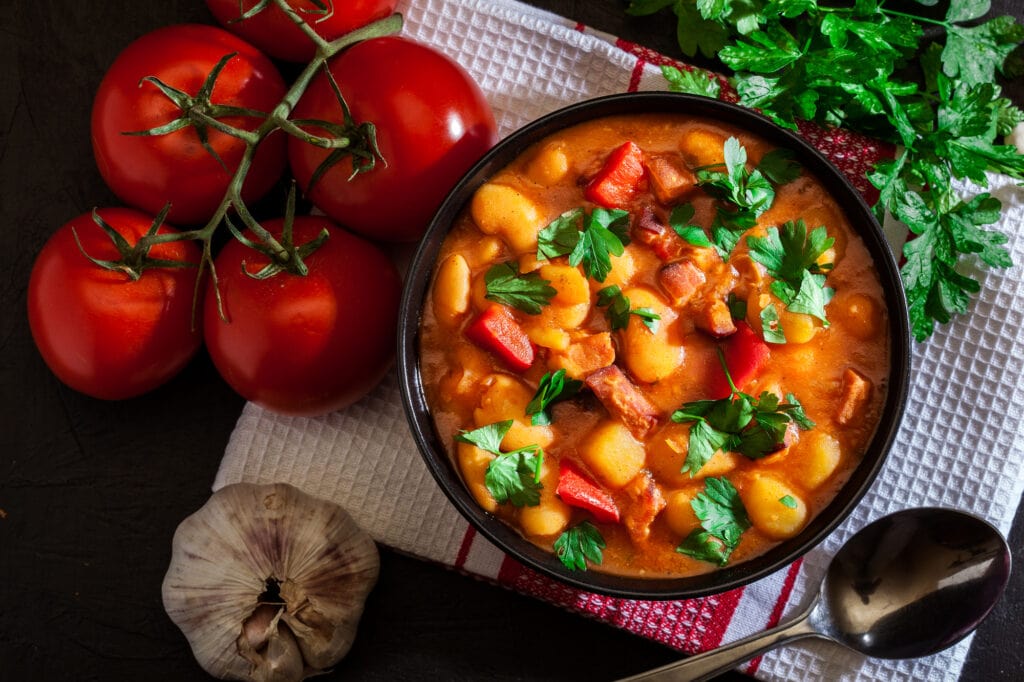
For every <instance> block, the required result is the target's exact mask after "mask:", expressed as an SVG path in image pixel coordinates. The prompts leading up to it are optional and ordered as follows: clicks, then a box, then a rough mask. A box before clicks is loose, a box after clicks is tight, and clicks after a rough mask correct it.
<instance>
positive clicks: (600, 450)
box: [579, 420, 646, 490]
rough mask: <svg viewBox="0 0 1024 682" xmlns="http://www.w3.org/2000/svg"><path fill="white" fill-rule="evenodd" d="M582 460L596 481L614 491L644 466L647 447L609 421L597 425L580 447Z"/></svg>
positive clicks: (617, 424)
mask: <svg viewBox="0 0 1024 682" xmlns="http://www.w3.org/2000/svg"><path fill="white" fill-rule="evenodd" d="M579 454H580V458H581V459H582V460H583V462H584V463H585V464H586V465H587V468H589V469H590V471H591V472H592V473H593V474H594V476H596V477H597V479H598V480H599V481H600V482H601V483H603V484H604V485H606V486H608V487H609V488H612V489H616V490H617V489H619V488H622V487H623V486H625V485H626V484H627V483H629V482H630V481H632V480H633V478H634V477H635V476H636V475H637V474H639V473H640V470H641V469H642V468H643V466H644V460H645V459H646V453H645V452H644V445H643V443H641V442H640V441H638V440H637V439H635V438H633V434H631V433H630V432H629V429H627V428H626V427H625V426H624V425H622V424H621V423H619V422H617V421H611V420H607V421H604V422H602V423H600V424H598V425H597V427H596V428H594V430H593V431H591V432H590V433H589V434H588V435H587V436H586V438H585V439H584V440H583V442H582V443H581V444H580V447H579Z"/></svg>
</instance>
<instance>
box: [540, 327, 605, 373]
mask: <svg viewBox="0 0 1024 682" xmlns="http://www.w3.org/2000/svg"><path fill="white" fill-rule="evenodd" d="M613 362H615V346H614V345H612V335H611V334H610V333H608V332H601V333H599V334H587V335H586V336H584V337H583V338H580V339H575V340H573V341H572V342H571V343H570V344H569V347H568V348H566V349H565V350H564V351H557V352H553V353H552V354H551V358H550V360H549V361H548V364H549V365H551V368H552V369H555V370H558V369H564V370H565V373H566V374H567V375H569V376H570V377H571V378H573V379H582V378H583V377H585V376H587V375H588V374H590V373H592V372H596V371H597V370H599V369H601V368H602V367H607V366H608V365H610V364H612V363H613Z"/></svg>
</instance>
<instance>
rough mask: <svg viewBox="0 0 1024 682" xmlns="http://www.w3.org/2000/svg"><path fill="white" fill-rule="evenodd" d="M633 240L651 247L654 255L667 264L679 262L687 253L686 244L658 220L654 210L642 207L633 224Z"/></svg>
mask: <svg viewBox="0 0 1024 682" xmlns="http://www.w3.org/2000/svg"><path fill="white" fill-rule="evenodd" d="M633 239H634V240H636V241H638V242H640V243H641V244H646V245H647V246H649V247H651V250H652V251H654V253H655V255H657V256H658V258H660V259H661V260H662V261H664V262H666V263H669V262H672V261H675V260H679V259H680V258H681V257H682V256H683V255H685V254H686V251H687V247H688V245H687V243H686V242H685V241H684V240H683V238H682V237H680V236H679V235H678V234H676V233H675V230H673V229H672V228H670V227H669V226H668V225H666V224H665V223H664V222H662V221H661V219H660V218H658V216H657V214H655V212H654V209H652V208H651V207H650V206H644V207H643V209H642V210H641V211H640V216H639V217H638V218H637V219H636V222H635V223H634V224H633Z"/></svg>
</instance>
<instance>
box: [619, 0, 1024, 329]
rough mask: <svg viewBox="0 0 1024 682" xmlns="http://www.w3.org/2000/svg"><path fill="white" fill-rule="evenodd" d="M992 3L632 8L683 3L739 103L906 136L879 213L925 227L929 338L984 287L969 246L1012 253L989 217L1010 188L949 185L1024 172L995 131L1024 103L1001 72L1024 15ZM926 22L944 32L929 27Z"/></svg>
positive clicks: (890, 166) (1015, 52)
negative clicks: (1004, 84) (910, 9)
mask: <svg viewBox="0 0 1024 682" xmlns="http://www.w3.org/2000/svg"><path fill="white" fill-rule="evenodd" d="M917 3H918V4H920V5H924V6H933V5H935V4H937V0H917ZM903 4H904V5H906V4H909V3H903ZM990 6H991V4H990V2H989V0H949V2H948V4H947V5H946V13H945V16H944V18H942V19H933V18H929V17H925V16H917V15H914V14H911V13H905V12H902V11H898V10H895V9H891V8H890V7H889V6H887V3H886V2H885V0H856V1H855V2H845V3H827V4H826V3H824V2H819V0H632V2H631V4H630V7H629V10H628V11H629V12H630V13H631V14H637V15H643V14H652V13H654V12H657V11H659V10H662V9H666V8H671V9H672V10H673V11H674V12H675V14H676V15H677V17H678V28H677V35H678V42H679V46H680V48H681V49H682V51H683V53H684V54H685V55H688V56H693V55H696V54H697V53H698V52H700V53H702V54H703V55H705V56H707V57H717V58H718V59H719V60H720V61H721V63H722V64H723V65H724V66H726V67H728V68H729V69H731V70H732V71H733V76H732V78H731V82H732V84H733V85H734V87H735V89H736V92H737V94H738V96H739V100H740V103H741V104H743V105H746V106H749V107H753V108H756V109H759V110H761V111H762V113H764V114H765V115H767V116H769V117H770V118H772V119H773V120H775V122H777V123H778V124H780V125H782V126H785V127H789V128H795V121H796V119H806V120H812V121H817V122H819V123H823V124H826V125H835V126H843V127H845V128H848V129H851V130H856V131H859V132H863V133H866V134H868V135H872V136H875V137H877V138H880V139H883V140H887V141H889V142H892V143H895V144H897V145H899V146H900V149H899V152H898V153H897V156H896V158H895V159H892V160H888V161H884V162H881V163H879V164H877V165H876V166H875V168H874V169H873V170H872V171H871V173H869V176H868V178H869V180H870V181H871V183H872V184H874V185H875V187H877V188H878V189H879V190H880V198H879V200H878V203H877V204H876V205H875V210H876V213H877V214H878V215H879V217H881V216H882V215H883V214H884V213H885V212H886V211H888V212H890V213H891V214H892V215H893V216H895V217H896V218H897V219H899V220H901V221H902V222H903V223H905V224H906V225H907V227H908V228H909V229H910V231H911V232H912V233H913V234H914V235H915V238H914V239H912V240H910V241H909V242H907V244H906V245H905V246H904V249H903V255H904V257H905V264H904V265H903V267H902V271H901V272H902V275H903V283H904V288H905V289H906V292H907V300H908V302H909V305H910V321H911V326H912V329H913V332H914V336H915V337H916V338H917V339H918V340H924V339H925V338H927V337H928V336H930V335H931V333H932V331H933V330H934V327H935V323H936V322H938V323H946V322H949V321H950V319H951V318H952V316H953V315H954V314H957V313H964V312H966V311H967V307H968V305H969V302H970V296H971V294H974V293H976V292H977V291H978V290H979V289H980V284H979V282H978V281H977V279H975V278H974V277H973V276H972V275H971V274H969V270H968V267H967V263H965V257H966V256H968V255H972V254H973V255H975V256H976V257H977V259H978V260H980V261H981V262H982V263H984V264H985V265H988V266H991V267H1001V268H1005V267H1009V266H1010V265H1011V264H1012V263H1011V260H1010V255H1009V253H1008V252H1007V250H1006V249H1005V247H1004V246H1003V245H1004V244H1005V243H1006V241H1007V239H1006V236H1005V235H1003V234H1000V233H999V232H996V231H993V230H990V229H986V228H985V227H984V226H986V225H991V224H992V223H994V222H996V221H997V220H998V219H999V216H1000V212H1001V209H1002V206H1001V204H1000V202H999V200H998V199H996V198H994V197H991V196H989V195H988V194H986V193H980V194H978V195H976V196H974V197H970V198H967V199H966V200H961V199H960V198H959V197H957V196H956V195H955V194H954V192H953V191H952V189H951V183H952V181H953V180H954V179H957V180H968V181H970V182H971V183H973V184H975V185H978V186H980V187H982V188H983V187H986V186H987V179H986V176H985V172H986V171H996V172H1000V173H1005V174H1007V175H1009V176H1011V177H1014V178H1017V179H1024V156H1022V155H1020V154H1018V153H1017V150H1016V149H1015V148H1014V147H1012V146H1009V145H1003V144H999V143H998V142H997V140H998V139H999V137H1001V136H1003V135H1006V134H1007V133H1009V131H1010V130H1012V129H1013V127H1014V126H1015V125H1016V124H1017V123H1020V122H1021V121H1024V112H1022V111H1021V110H1020V109H1019V108H1017V107H1016V106H1014V105H1013V104H1012V103H1011V102H1010V101H1009V100H1008V99H1007V98H1005V97H1002V96H1001V93H1000V89H999V87H998V86H996V85H995V80H996V77H997V74H1002V75H1004V76H1009V77H1014V76H1020V75H1021V74H1022V73H1024V58H1021V57H1022V51H1021V50H1020V49H1019V47H1020V45H1021V42H1022V41H1024V26H1022V25H1020V24H1019V23H1017V22H1016V21H1015V20H1014V19H1013V18H1012V17H995V18H992V19H989V20H987V21H983V20H982V19H983V17H985V15H986V14H987V13H988V11H989V9H990ZM926 26H930V27H931V28H932V29H933V32H935V33H938V34H939V37H938V38H937V39H934V40H933V39H932V38H931V37H930V36H929V37H926V34H925V30H924V29H925V27H926ZM665 73H666V77H667V78H668V80H669V86H670V89H674V90H681V91H685V92H691V93H694V94H700V95H705V96H712V97H714V96H717V95H718V88H717V83H716V82H715V81H714V80H712V79H709V78H707V77H706V74H700V73H699V72H696V73H684V72H680V71H678V70H675V69H671V68H670V67H666V69H665Z"/></svg>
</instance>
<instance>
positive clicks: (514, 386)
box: [473, 374, 554, 450]
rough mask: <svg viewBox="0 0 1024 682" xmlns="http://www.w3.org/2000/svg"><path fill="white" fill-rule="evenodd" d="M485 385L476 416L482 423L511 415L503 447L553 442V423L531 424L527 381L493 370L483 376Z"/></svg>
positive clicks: (531, 396)
mask: <svg viewBox="0 0 1024 682" xmlns="http://www.w3.org/2000/svg"><path fill="white" fill-rule="evenodd" d="M484 385H485V388H484V392H483V394H482V395H481V396H480V404H479V406H478V407H477V408H476V409H475V410H473V420H474V421H475V422H476V425H477V426H478V427H479V426H487V425H488V424H493V423H495V422H501V421H505V420H506V419H511V420H512V428H510V429H509V430H508V433H506V434H505V438H504V439H503V440H502V441H501V447H502V449H503V450H517V449H519V448H525V447H526V446H527V445H539V446H540V447H542V448H546V447H548V446H549V445H551V442H552V441H553V440H554V434H553V433H552V432H551V427H549V426H532V425H531V424H530V420H529V418H528V417H527V416H526V406H527V404H529V402H530V400H531V399H532V398H533V391H532V390H531V389H530V388H529V387H528V386H527V385H526V384H524V383H523V382H521V381H519V380H518V379H516V378H515V377H510V376H509V375H507V374H492V375H491V376H489V377H487V379H485V380H484Z"/></svg>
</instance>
